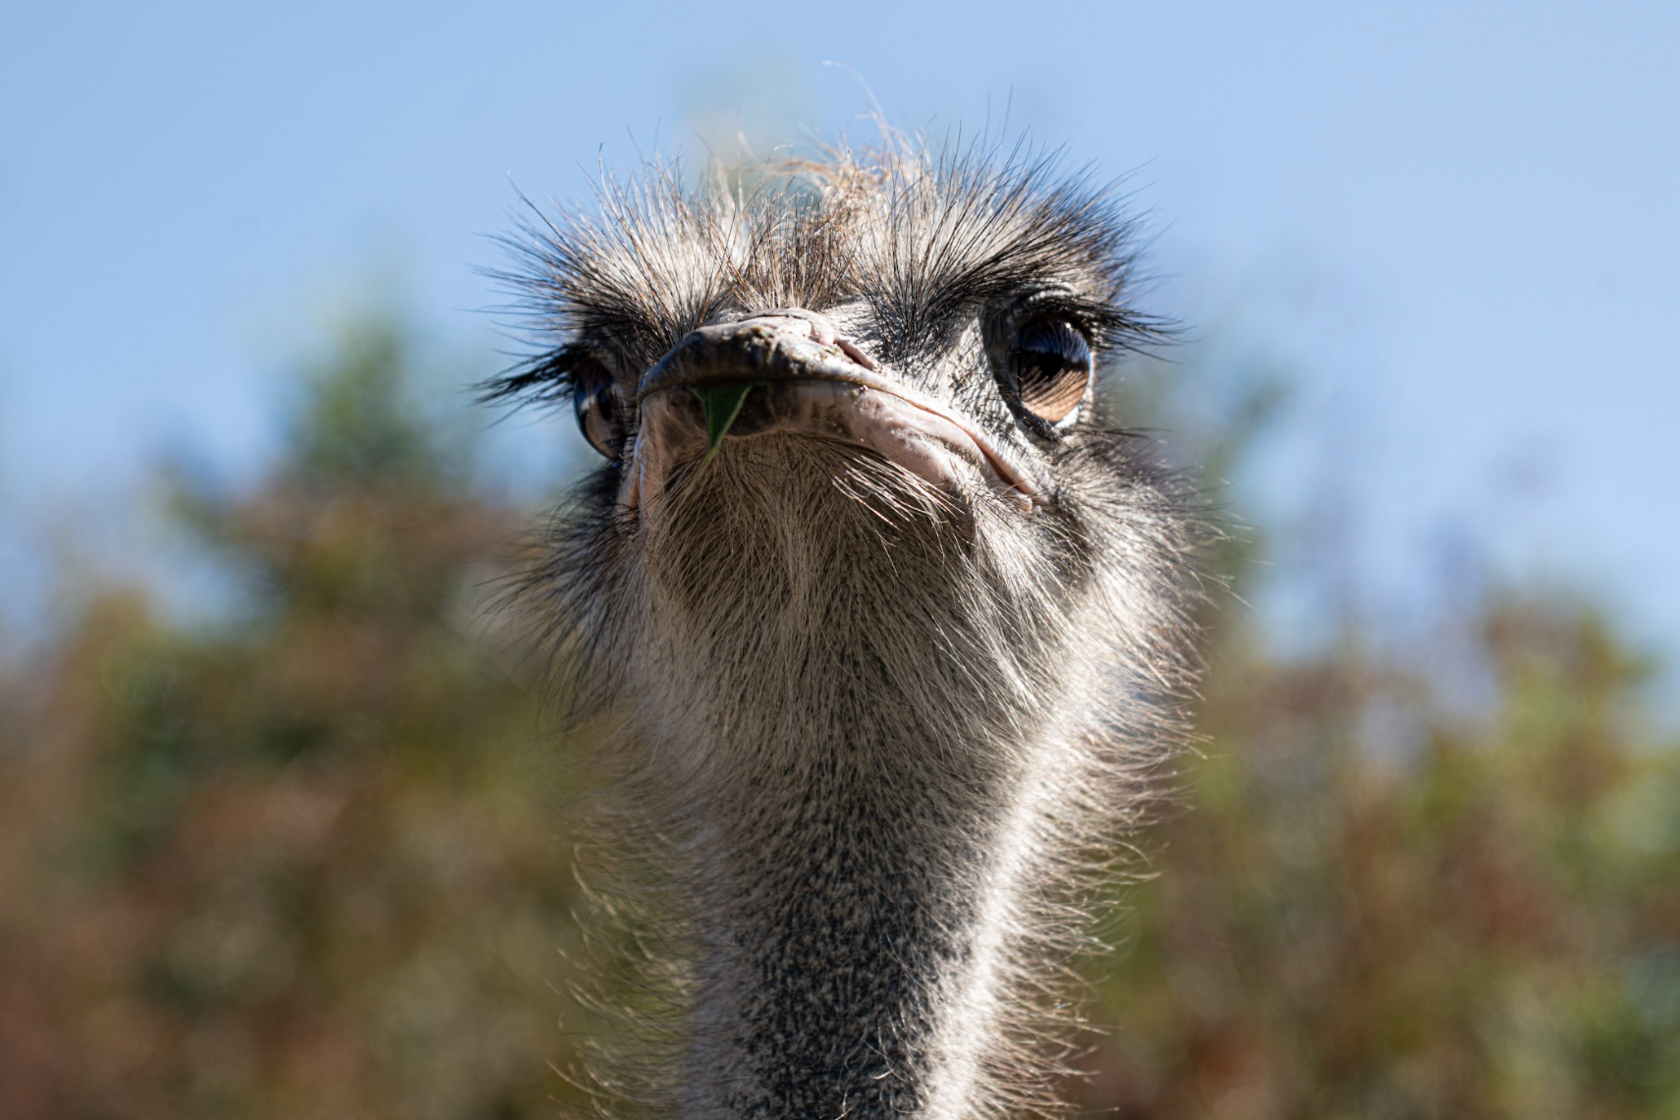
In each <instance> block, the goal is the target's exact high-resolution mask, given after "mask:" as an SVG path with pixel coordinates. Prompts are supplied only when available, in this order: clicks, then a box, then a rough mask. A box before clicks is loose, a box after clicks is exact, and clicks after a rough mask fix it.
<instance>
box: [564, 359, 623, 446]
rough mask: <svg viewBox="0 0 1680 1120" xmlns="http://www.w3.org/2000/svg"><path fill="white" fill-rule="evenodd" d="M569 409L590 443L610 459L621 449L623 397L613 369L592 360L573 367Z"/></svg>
mask: <svg viewBox="0 0 1680 1120" xmlns="http://www.w3.org/2000/svg"><path fill="white" fill-rule="evenodd" d="M572 409H573V411H575V412H576V413H577V422H578V428H579V430H581V431H582V432H583V438H584V439H587V440H588V441H589V445H590V446H591V447H593V448H594V449H595V450H597V451H599V452H600V453H601V454H603V455H605V456H606V457H607V458H609V459H616V458H618V456H619V452H620V451H622V450H623V448H624V427H625V424H624V411H625V409H624V398H623V397H621V396H620V395H619V392H618V382H617V381H616V380H614V378H613V375H612V371H610V370H609V369H607V367H606V366H604V365H602V364H601V363H600V362H598V361H595V360H594V359H586V360H585V361H584V362H582V363H581V364H580V365H578V366H577V367H576V368H575V369H573V370H572Z"/></svg>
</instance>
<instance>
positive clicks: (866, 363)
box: [834, 338, 881, 370]
mask: <svg viewBox="0 0 1680 1120" xmlns="http://www.w3.org/2000/svg"><path fill="white" fill-rule="evenodd" d="M834 345H835V346H836V347H838V348H839V350H840V352H841V353H842V354H844V355H846V357H848V358H850V359H851V360H852V361H854V362H856V363H857V364H858V365H860V366H862V367H863V368H864V369H867V370H876V369H880V368H881V367H880V366H878V365H876V364H875V359H874V358H871V357H870V356H869V355H868V354H865V353H864V352H863V351H862V350H859V349H858V348H857V347H856V346H853V345H852V344H851V343H850V342H847V341H846V340H845V339H843V338H836V339H835V340H834Z"/></svg>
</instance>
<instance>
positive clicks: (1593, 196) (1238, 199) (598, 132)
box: [0, 2, 1680, 647]
mask: <svg viewBox="0 0 1680 1120" xmlns="http://www.w3.org/2000/svg"><path fill="white" fill-rule="evenodd" d="M1677 58H1680V5H1674V4H1657V3H1651V4H1643V5H1641V4H1617V3H1601V4H1598V5H1595V6H1593V8H1592V10H1591V11H1588V10H1587V8H1586V6H1584V5H1573V6H1563V5H1552V4H1545V3H1527V4H1467V3H1451V4H1446V3H1429V2H1424V3H1409V4H1405V5H1398V4H1397V5H1391V6H1387V7H1386V8H1381V7H1378V6H1374V5H1349V4H1311V3H1278V4H1270V5H1254V4H1246V3H1243V4H1238V3H1231V4H1203V3H1179V4H1160V3H1154V4H1149V5H1143V4H1128V3H1114V4H1104V5H1086V6H1065V7H1058V6H1053V5H1036V6H1031V7H1023V6H1019V5H1001V4H997V5H985V4H963V5H955V4H948V3H932V4H922V5H913V4H904V3H900V4H891V5H883V4H852V5H847V6H845V7H844V8H834V7H832V6H825V7H822V8H817V7H813V6H788V7H786V8H782V9H777V8H774V7H772V6H770V5H764V4H759V5H751V6H749V5H739V4H729V3H709V4H707V5H704V6H679V5H675V4H652V5H645V6H636V5H629V4H625V5H609V4H588V5H584V4H546V5H545V4H535V3H523V4H480V5H472V6H470V7H469V6H466V5H461V6H458V7H453V8H451V7H446V6H443V5H437V4H428V3H409V4H402V5H398V4H373V3H369V4H361V5H348V4H330V5H329V4H319V3H296V4H290V5H240V6H232V5H191V4H176V3H152V4H146V5H116V4H78V3H70V2H64V3H57V4H51V5H48V4H30V5H25V4H13V5H8V6H6V9H5V11H4V12H3V13H0V510H5V511H6V514H5V516H6V517H7V518H8V519H10V520H12V521H13V524H14V526H16V525H37V526H38V525H41V524H50V523H51V522H52V521H53V520H54V518H55V517H67V516H68V517H79V516H82V515H83V514H84V513H85V512H87V511H96V512H97V513H98V516H101V517H108V518H114V519H116V520H117V521H119V522H122V521H123V520H124V518H125V517H126V514H125V513H124V511H125V510H126V509H128V508H129V506H130V505H131V503H132V502H133V501H134V494H135V491H134V485H135V480H136V478H137V477H138V476H139V475H140V474H141V473H142V472H143V470H144V467H145V464H147V463H148V462H150V461H152V460H153V458H154V457H155V455H156V454H157V452H158V450H159V449H160V448H164V447H190V448H193V449H196V451H197V452H198V454H200V456H201V457H203V458H205V459H207V460H208V461H210V462H212V463H215V464H217V465H218V466H219V467H220V468H221V469H222V470H224V471H225V472H227V473H229V474H230V475H232V476H235V477H237V476H240V475H242V474H244V475H248V474H249V473H251V472H253V471H254V470H255V469H257V467H258V466H259V465H260V464H261V462H262V461H263V458H264V456H265V455H267V454H270V453H272V450H273V448H274V446H275V442H276V431H275V427H274V425H275V405H276V403H277V402H278V401H280V400H282V399H283V398H284V395H285V386H284V382H283V375H284V373H285V371H286V370H287V369H288V368H290V367H291V364H292V360H293V359H295V357H296V356H297V355H298V354H299V353H300V351H302V350H303V349H305V348H306V346H307V344H308V342H309V341H310V337H311V336H310V334H309V331H310V330H315V331H320V330H322V329H324V328H323V326H322V324H323V323H324V321H325V320H324V318H323V315H324V311H325V309H327V308H330V307H332V306H334V305H335V304H342V303H343V302H344V301H345V300H347V299H349V300H354V299H357V298H371V296H372V295H373V294H376V293H377V291H378V290H379V289H381V288H384V289H387V290H388V289H390V288H392V287H395V288H397V289H398V290H399V291H400V292H401V293H402V294H403V297H404V299H405V300H406V301H407V303H408V304H409V305H410V306H411V307H412V308H414V309H415V310H416V312H417V313H418V314H419V315H420V317H422V318H424V319H425V320H427V321H428V322H432V323H435V324H437V326H438V328H439V330H440V331H441V333H442V336H443V337H444V338H446V339H447V341H448V345H449V346H451V347H455V348H458V351H459V352H460V353H463V354H467V355H471V356H477V355H483V360H484V361H485V362H486V364H487V365H488V364H489V363H491V362H492V361H493V359H492V357H491V351H492V350H493V348H494V347H496V346H497V345H499V344H500V343H499V340H498V339H497V337H496V335H495V334H494V332H493V322H492V319H491V318H490V317H488V316H485V315H483V314H481V313H479V311H478V310H477V309H480V308H483V307H485V306H486V305H488V304H492V303H495V302H497V299H498V297H497V296H496V294H495V293H494V291H493V288H492V286H491V284H490V283H489V282H488V281H487V280H485V279H484V278H483V277H482V276H481V275H479V274H478V273H476V272H475V271H474V269H475V267H476V266H485V265H495V264H497V263H498V262H499V260H500V256H499V253H498V250H497V249H496V248H495V246H494V245H493V244H492V243H491V242H490V241H489V240H488V239H487V237H486V235H488V234H495V233H497V232H500V231H504V230H506V229H508V228H509V224H510V219H509V213H510V211H511V210H512V208H513V206H514V203H515V198H514V194H513V190H512V188H511V187H510V183H509V179H510V177H511V179H512V181H513V182H515V183H517V184H518V186H519V187H520V188H521V189H522V190H524V191H525V192H526V193H528V194H531V195H533V196H535V197H543V196H553V197H555V198H558V199H562V200H577V199H582V198H585V197H587V192H588V188H589V182H590V177H591V174H592V173H593V169H594V168H595V167H596V165H597V162H598V161H604V162H606V163H607V164H609V165H613V166H618V167H626V166H630V165H632V164H633V163H634V162H635V160H636V158H637V153H638V151H642V152H647V151H652V150H654V149H655V148H657V149H659V150H662V151H666V152H670V151H677V150H681V151H685V152H687V153H689V154H690V155H694V154H696V153H699V152H701V151H703V145H704V143H705V142H707V141H708V140H710V141H711V142H713V143H716V142H718V141H719V138H721V137H726V136H728V135H729V134H730V133H732V132H733V131H734V130H736V129H737V128H739V129H741V130H743V131H745V132H746V133H747V134H748V135H749V136H752V137H755V138H757V139H758V141H759V142H761V143H763V142H767V141H768V140H770V139H773V138H776V137H781V136H786V135H788V134H790V133H793V132H796V131H797V130H798V129H799V128H800V127H802V126H806V127H809V128H810V129H812V130H814V131H816V132H819V133H823V134H827V135H833V134H835V133H836V132H838V131H839V130H841V129H846V130H847V131H849V132H850V133H852V134H853V135H854V136H856V137H859V138H861V139H868V138H869V137H870V135H871V128H870V126H869V125H868V123H867V122H866V121H865V120H863V119H862V116H861V114H862V113H863V111H864V110H865V109H866V107H867V98H866V95H865V94H864V92H863V89H862V86H861V85H860V81H859V77H858V76H854V74H853V73H852V71H855V73H856V75H860V76H861V78H862V79H863V80H864V81H866V82H867V84H868V87H869V89H870V90H872V91H873V94H874V96H875V97H876V98H877V99H878V100H879V102H880V104H881V105H882V107H883V108H884V110H885V112H886V114H887V116H888V117H889V118H890V119H891V120H892V121H893V122H894V123H895V124H898V125H900V126H904V127H908V128H912V129H914V128H927V129H929V130H930V131H932V132H933V133H934V134H936V135H942V134H944V133H945V131H946V130H948V129H951V128H955V127H957V126H962V127H963V128H965V129H966V130H967V132H968V133H969V134H973V133H974V132H977V131H979V130H981V129H983V128H985V127H987V126H988V125H990V126H991V127H992V128H993V129H994V130H996V129H997V128H998V126H999V125H1000V123H1001V122H1002V121H1003V119H1004V111H1005V107H1006V106H1007V110H1008V115H1007V122H1008V128H1009V129H1010V130H1011V131H1012V132H1013V131H1019V130H1022V129H1026V130H1030V133H1031V135H1032V137H1033V138H1035V139H1036V140H1039V141H1042V142H1045V143H1054V144H1063V145H1065V146H1066V147H1067V149H1068V152H1069V156H1070V158H1071V159H1072V160H1073V161H1074V162H1076V163H1083V162H1086V161H1090V162H1091V163H1093V164H1094V165H1096V167H1098V168H1099V169H1100V171H1101V172H1102V173H1103V174H1104V175H1110V176H1120V175H1124V174H1127V173H1130V174H1131V178H1130V180H1129V186H1130V189H1132V190H1133V191H1135V193H1136V201H1137V204H1138V206H1139V207H1140V208H1143V209H1147V210H1148V211H1149V212H1150V217H1149V221H1150V228H1151V230H1152V233H1153V235H1154V242H1153V247H1152V249H1151V263H1152V266H1153V268H1154V270H1155V271H1156V272H1158V273H1160V274H1162V275H1163V277H1164V279H1163V280H1162V282H1161V284H1160V285H1159V287H1158V288H1157V290H1156V291H1155V293H1154V294H1153V296H1152V299H1153V300H1154V301H1155V302H1156V304H1157V306H1158V309H1159V310H1162V311H1165V312H1167V313H1171V314H1176V315H1177V316H1179V317H1180V318H1182V319H1183V320H1185V321H1186V322H1187V323H1188V324H1189V325H1190V327H1191V328H1192V331H1193V333H1194V334H1195V335H1196V336H1197V337H1199V338H1201V339H1203V340H1204V341H1203V343H1202V344H1205V345H1209V346H1214V347H1225V348H1230V349H1232V350H1235V351H1241V350H1245V349H1246V350H1252V351H1254V352H1256V353H1263V354H1265V355H1268V356H1269V358H1270V360H1272V361H1274V362H1276V363H1278V364H1280V365H1283V366H1286V367H1288V368H1290V369H1293V370H1294V371H1296V372H1297V373H1298V374H1299V383H1298V397H1299V403H1298V408H1299V413H1298V418H1299V419H1298V423H1297V425H1296V426H1295V427H1294V428H1292V429H1291V435H1290V437H1289V442H1288V444H1287V445H1286V446H1282V447H1279V448H1277V449H1275V451H1274V453H1273V454H1272V455H1271V456H1270V459H1269V461H1268V464H1267V465H1266V467H1265V468H1264V475H1263V477H1261V478H1260V479H1259V480H1257V481H1256V482H1255V494H1256V496H1255V497H1254V498H1253V500H1254V501H1256V502H1265V503H1270V504H1273V505H1275V506H1277V507H1278V508H1281V509H1293V510H1296V511H1300V510H1302V509H1303V507H1304V506H1310V504H1311V500H1312V499H1311V496H1310V493H1309V492H1311V493H1316V492H1317V491H1313V490H1312V488H1313V487H1319V488H1320V489H1322V483H1321V481H1314V480H1322V479H1323V478H1324V477H1325V476H1326V474H1327V473H1328V474H1329V475H1331V476H1335V477H1338V478H1339V479H1340V482H1341V484H1342V485H1343V486H1344V487H1345V490H1344V491H1343V492H1342V493H1341V498H1340V500H1342V501H1344V502H1345V503H1346V504H1347V506H1348V508H1351V509H1355V510H1357V511H1358V515H1357V516H1358V523H1359V527H1360V529H1359V541H1360V544H1359V553H1358V556H1359V563H1361V564H1362V565H1364V566H1366V567H1367V568H1368V570H1369V572H1370V573H1371V580H1372V582H1373V584H1374V585H1375V586H1378V587H1382V588H1389V589H1392V591H1393V593H1394V594H1395V595H1396V597H1397V598H1399V599H1401V600H1403V599H1404V597H1405V595H1406V593H1407V589H1408V587H1409V586H1410V585H1412V584H1414V583H1416V582H1417V581H1418V580H1419V579H1420V578H1422V576H1420V573H1422V572H1424V571H1426V570H1434V569H1433V568H1432V567H1431V566H1432V565H1435V564H1436V561H1437V560H1438V558H1439V555H1440V554H1441V552H1442V550H1443V548H1446V549H1447V550H1448V551H1450V549H1451V547H1452V542H1454V541H1458V542H1460V543H1461V544H1462V543H1463V542H1468V544H1469V547H1471V548H1473V550H1474V551H1476V552H1477V553H1478V554H1480V555H1483V556H1485V558H1486V560H1487V562H1488V563H1490V564H1491V565H1492V566H1493V567H1494V569H1495V570H1496V571H1501V572H1509V573H1521V574H1524V575H1529V576H1533V575H1539V576H1543V577H1546V578H1548V579H1552V580H1556V581H1558V582H1559V583H1563V584H1575V585H1583V586H1589V587H1592V588H1595V589H1597V590H1598V591H1599V592H1600V593H1601V594H1603V595H1605V596H1607V597H1608V598H1609V599H1610V600H1611V601H1612V602H1615V603H1617V604H1619V605H1620V606H1622V607H1623V608H1624V609H1625V610H1626V611H1627V613H1628V614H1629V615H1630V616H1632V617H1633V619H1634V622H1635V624H1636V627H1637V629H1638V633H1640V634H1641V635H1642V636H1643V637H1644V638H1646V639H1647V640H1648V641H1651V642H1660V643H1666V644H1668V645H1669V646H1671V647H1674V646H1675V645H1676V643H1675V641H1674V640H1673V639H1674V638H1675V637H1676V636H1680V564H1677V563H1676V557H1677V555H1680V547H1677V546H1680V527H1677V525H1676V519H1675V516H1674V510H1675V506H1676V503H1675V501H1674V499H1673V497H1672V496H1671V491H1672V489H1673V486H1674V480H1676V479H1680V441H1677V440H1676V439H1675V438H1674V436H1673V435H1672V429H1673V428H1674V427H1675V423H1676V419H1675V418H1676V417H1677V416H1680V359H1677V357H1676V353H1677V350H1676V342H1675V338H1674V335H1675V328H1676V326H1677V321H1680V270H1677V268H1676V265H1677V262H1680V65H1677V63H1676V59H1677ZM828 61H838V62H840V63H843V64H845V66H846V67H849V68H850V70H847V69H843V68H836V67H831V66H825V65H824V63H825V62H828ZM570 439H571V435H570V433H569V432H566V431H565V430H564V428H563V426H546V427H545V426H542V425H527V426H524V427H521V428H519V429H517V431H516V433H515V436H514V438H512V439H511V440H510V442H509V443H508V447H507V450H506V452H505V453H506V454H507V455H508V456H509V457H510V459H509V461H510V462H513V461H517V462H518V463H519V464H522V465H521V466H520V467H518V468H517V469H510V474H528V473H530V470H549V469H553V464H554V462H555V457H554V455H553V454H551V453H550V449H551V448H552V447H554V446H567V445H566V443H565V441H568V440H570ZM531 464H537V465H538V466H536V467H530V465H531ZM527 467H530V470H527V469H526V468H527ZM65 511H71V512H70V513H66V512H65ZM16 539H17V538H16V533H15V531H14V532H13V533H12V535H11V538H10V542H9V543H8V540H7V539H5V538H0V563H10V564H14V565H15V564H17V563H19V562H20V560H19V558H20V556H21V555H22V552H21V550H20V549H19V547H18V546H17V543H16ZM13 585H14V586H15V585H16V583H15V581H13Z"/></svg>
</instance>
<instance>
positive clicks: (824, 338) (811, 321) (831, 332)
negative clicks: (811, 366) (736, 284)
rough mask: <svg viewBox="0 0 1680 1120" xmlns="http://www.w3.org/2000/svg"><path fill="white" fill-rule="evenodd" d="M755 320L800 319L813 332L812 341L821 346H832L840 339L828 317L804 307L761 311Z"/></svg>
mask: <svg viewBox="0 0 1680 1120" xmlns="http://www.w3.org/2000/svg"><path fill="white" fill-rule="evenodd" d="M753 318H754V319H799V320H802V321H803V322H804V323H805V326H806V327H807V328H808V329H809V330H810V332H811V341H812V342H815V343H817V344H818V345H819V346H832V345H833V344H834V340H835V339H836V338H837V337H839V332H838V331H836V330H835V329H834V324H833V323H832V322H830V321H829V318H828V316H826V315H823V314H821V313H819V312H816V311H807V310H805V309H804V308H803V307H777V308H774V309H772V310H770V311H761V312H759V313H758V314H756V315H754V316H753Z"/></svg>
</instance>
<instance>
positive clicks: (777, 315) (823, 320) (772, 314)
mask: <svg viewBox="0 0 1680 1120" xmlns="http://www.w3.org/2000/svg"><path fill="white" fill-rule="evenodd" d="M753 318H754V319H798V320H800V321H801V322H803V323H804V324H805V326H806V328H807V329H809V330H810V332H811V341H812V342H815V343H816V344H817V345H819V346H833V347H834V348H836V349H837V350H839V351H840V352H841V353H842V354H844V355H846V357H848V358H850V359H851V360H852V361H854V362H856V363H857V364H858V365H860V366H862V367H863V368H864V369H867V370H878V369H880V368H881V367H880V366H878V365H876V364H875V359H874V358H871V357H870V356H869V355H868V354H865V353H864V352H863V351H862V350H860V349H858V347H857V345H856V344H855V343H852V342H848V341H847V340H846V339H844V338H842V337H841V336H840V332H839V330H838V329H836V328H835V326H834V322H833V320H831V319H830V318H829V317H828V316H827V315H824V314H822V313H821V312H817V311H807V310H805V309H804V308H803V307H777V308H773V309H772V310H769V311H761V312H759V313H758V314H756V315H754V316H753Z"/></svg>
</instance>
